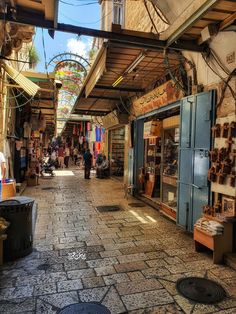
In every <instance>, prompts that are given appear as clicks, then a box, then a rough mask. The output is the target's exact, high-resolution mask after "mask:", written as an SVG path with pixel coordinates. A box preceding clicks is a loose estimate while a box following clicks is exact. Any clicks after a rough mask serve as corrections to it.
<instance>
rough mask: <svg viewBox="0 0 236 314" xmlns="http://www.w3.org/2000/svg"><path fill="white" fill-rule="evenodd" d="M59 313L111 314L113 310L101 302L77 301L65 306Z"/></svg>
mask: <svg viewBox="0 0 236 314" xmlns="http://www.w3.org/2000/svg"><path fill="white" fill-rule="evenodd" d="M58 314H111V312H110V311H109V310H108V308H106V307H105V306H104V305H101V304H96V303H77V304H71V305H68V306H66V307H64V308H63V309H62V310H60V311H59V312H58Z"/></svg>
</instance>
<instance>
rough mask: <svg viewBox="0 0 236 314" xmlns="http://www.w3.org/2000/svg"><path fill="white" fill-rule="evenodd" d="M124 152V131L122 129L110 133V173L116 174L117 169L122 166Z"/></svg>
mask: <svg viewBox="0 0 236 314" xmlns="http://www.w3.org/2000/svg"><path fill="white" fill-rule="evenodd" d="M124 150H125V129H124V127H122V128H118V129H115V130H112V131H111V159H112V160H114V162H113V163H112V164H111V171H112V173H114V174H115V173H116V172H117V169H118V168H119V167H121V165H124Z"/></svg>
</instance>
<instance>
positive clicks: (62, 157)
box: [58, 145, 65, 168]
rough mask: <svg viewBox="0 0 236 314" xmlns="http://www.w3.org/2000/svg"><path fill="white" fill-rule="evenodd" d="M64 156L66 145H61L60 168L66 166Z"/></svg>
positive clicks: (59, 150) (59, 153) (59, 152)
mask: <svg viewBox="0 0 236 314" xmlns="http://www.w3.org/2000/svg"><path fill="white" fill-rule="evenodd" d="M64 156H65V152H64V147H63V146H62V145H61V146H60V147H59V149H58V164H59V168H64Z"/></svg>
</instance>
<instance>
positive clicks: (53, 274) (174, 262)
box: [0, 170, 236, 314]
mask: <svg viewBox="0 0 236 314" xmlns="http://www.w3.org/2000/svg"><path fill="white" fill-rule="evenodd" d="M73 173H74V175H71V174H72V172H68V173H67V172H66V171H63V172H59V173H58V174H59V176H56V177H54V178H52V179H41V180H40V185H39V186H37V187H30V188H27V189H26V191H25V193H24V194H25V195H28V196H31V197H34V198H35V200H36V202H37V204H38V211H37V223H36V230H35V236H34V251H33V253H32V254H30V255H28V256H26V257H25V258H22V259H19V260H17V261H15V262H12V263H8V264H4V266H2V267H1V268H0V313H4V314H5V313H6V314H7V313H9V314H13V313H21V314H23V313H28V314H30V313H42V314H45V313H52V314H53V313H57V312H58V311H59V310H60V309H61V308H63V307H65V306H66V305H69V304H73V303H77V302H99V303H101V304H103V305H105V306H106V307H108V308H109V310H110V311H111V313H113V314H119V313H131V314H144V313H146V314H147V313H148V314H157V313H160V314H162V313H172V314H175V313H193V314H204V313H218V314H227V313H236V284H235V282H236V272H235V271H234V270H233V269H231V268H229V267H226V266H224V265H214V264H213V263H212V255H211V253H196V252H195V251H194V241H193V239H192V236H191V235H188V234H186V233H185V232H184V231H183V230H181V229H180V228H178V227H177V226H176V225H175V224H174V223H172V222H171V221H169V220H167V219H166V218H165V217H163V216H161V215H160V213H159V212H158V211H156V210H154V209H152V208H150V207H148V206H145V207H143V208H133V207H130V206H129V205H128V204H129V203H131V202H137V200H135V199H132V198H131V197H129V199H128V200H125V199H124V191H123V189H122V184H121V183H120V182H119V181H116V180H112V179H105V180H99V179H96V178H95V177H92V179H91V180H84V179H83V173H82V172H80V171H78V170H73ZM63 174H64V176H62V175H63ZM67 174H70V176H67ZM42 187H53V188H54V189H51V190H46V191H45V190H42ZM100 205H120V206H122V209H123V210H122V211H118V212H105V213H100V212H98V211H97V210H96V206H100ZM185 276H200V277H208V278H210V279H213V280H215V281H217V282H219V283H220V284H221V285H223V287H224V288H225V289H226V291H227V294H228V295H227V298H226V299H225V300H224V301H223V302H221V303H218V304H216V305H203V304H196V303H194V302H191V301H188V300H186V299H185V298H183V297H182V296H180V295H179V294H178V292H177V290H176V286H175V284H176V281H177V280H178V279H179V278H181V277H185Z"/></svg>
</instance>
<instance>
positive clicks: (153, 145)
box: [144, 137, 161, 199]
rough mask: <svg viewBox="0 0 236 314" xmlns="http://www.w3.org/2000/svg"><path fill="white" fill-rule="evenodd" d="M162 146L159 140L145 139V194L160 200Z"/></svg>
mask: <svg viewBox="0 0 236 314" xmlns="http://www.w3.org/2000/svg"><path fill="white" fill-rule="evenodd" d="M160 166H161V145H160V139H159V138H156V137H155V138H148V139H145V184H144V185H145V194H144V196H147V197H152V198H154V199H160Z"/></svg>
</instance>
